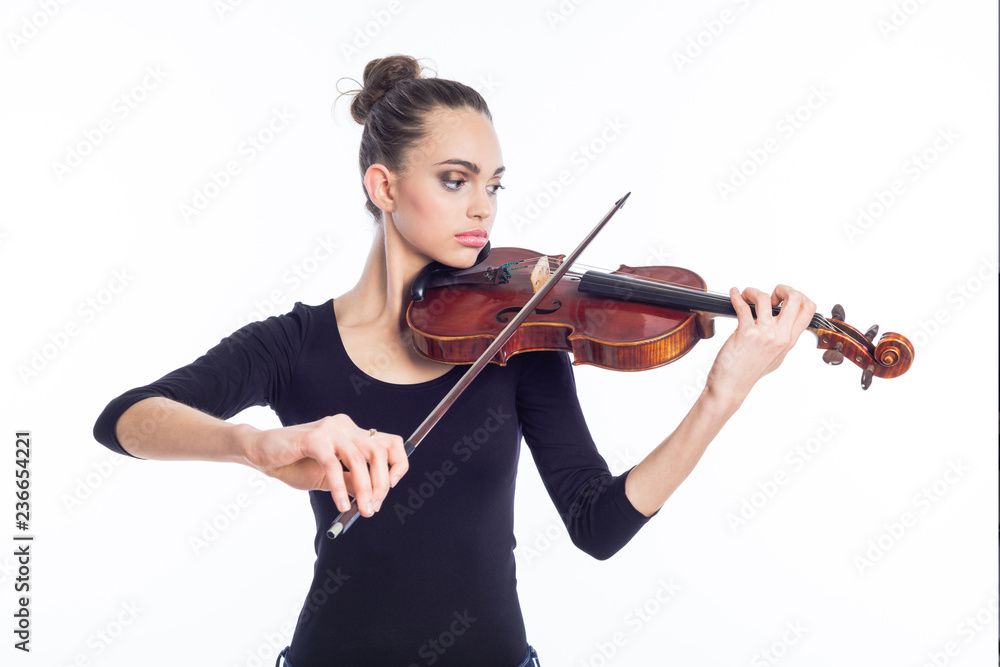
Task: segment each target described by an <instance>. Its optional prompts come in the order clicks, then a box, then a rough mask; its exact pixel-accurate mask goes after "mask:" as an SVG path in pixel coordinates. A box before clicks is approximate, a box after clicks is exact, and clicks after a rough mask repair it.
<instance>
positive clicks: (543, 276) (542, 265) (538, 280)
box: [531, 255, 551, 292]
mask: <svg viewBox="0 0 1000 667" xmlns="http://www.w3.org/2000/svg"><path fill="white" fill-rule="evenodd" d="M550 275H551V272H550V271H549V258H548V257H545V256H544V255H543V256H542V257H539V258H538V261H537V262H536V263H535V268H533V269H532V270H531V289H532V290H533V291H535V292H537V291H538V290H539V289H541V287H542V285H544V284H545V281H547V280H548V279H549V276H550Z"/></svg>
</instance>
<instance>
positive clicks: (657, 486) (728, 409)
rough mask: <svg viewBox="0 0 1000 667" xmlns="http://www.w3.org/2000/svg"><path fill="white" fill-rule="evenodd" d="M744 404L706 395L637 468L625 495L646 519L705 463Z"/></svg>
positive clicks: (632, 474)
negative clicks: (714, 442)
mask: <svg viewBox="0 0 1000 667" xmlns="http://www.w3.org/2000/svg"><path fill="white" fill-rule="evenodd" d="M741 402H742V401H739V400H735V399H732V398H730V399H726V398H723V397H721V396H719V395H717V394H715V393H713V392H712V391H711V390H706V391H704V392H702V394H701V396H699V397H698V400H697V401H696V402H695V404H694V406H692V408H691V410H690V411H689V412H688V413H687V415H686V416H685V417H684V419H683V420H681V423H680V424H679V425H678V426H677V428H676V429H675V430H674V432H673V433H671V434H670V435H669V436H667V438H666V440H664V441H663V442H661V443H660V444H659V445H658V446H657V447H656V449H654V450H653V451H652V452H650V453H649V455H647V456H646V458H644V459H643V460H642V461H641V462H640V463H639V464H638V465H636V466H635V467H634V468H633V469H632V470H631V472H629V475H628V478H627V479H626V480H625V495H626V496H628V499H629V502H631V503H632V506H633V507H635V508H636V509H637V510H638V511H639V512H641V513H642V514H644V515H645V516H652V515H653V514H654V513H656V511H657V510H658V509H660V507H661V506H662V505H663V503H665V502H666V501H667V498H669V497H670V496H671V495H672V494H673V492H674V491H675V490H676V489H677V487H678V486H680V485H681V482H683V481H684V480H685V479H687V476H688V475H689V474H691V471H692V470H694V467H695V466H696V465H697V464H698V461H700V460H701V457H702V455H703V454H704V453H705V450H706V449H707V448H708V445H709V443H711V442H712V440H713V439H714V438H715V436H716V435H718V433H719V431H720V430H721V429H722V427H723V425H724V424H725V423H726V422H727V421H728V420H729V418H730V417H731V416H732V415H733V413H735V412H736V409H737V408H738V407H739V405H740V403H741Z"/></svg>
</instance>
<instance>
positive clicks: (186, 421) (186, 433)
mask: <svg viewBox="0 0 1000 667" xmlns="http://www.w3.org/2000/svg"><path fill="white" fill-rule="evenodd" d="M253 431H256V429H254V428H253V427H252V426H249V425H246V424H230V423H229V422H226V421H224V420H221V419H218V418H216V417H213V416H211V415H208V414H205V413H204V412H201V411H199V410H196V409H195V408H192V407H190V406H187V405H184V404H182V403H178V402H177V401H173V400H171V399H169V398H163V397H160V396H154V397H151V398H145V399H143V400H141V401H139V402H137V403H135V404H134V405H132V406H130V407H129V408H128V410H126V411H125V412H124V413H123V414H122V416H121V417H120V418H119V419H118V424H117V426H116V431H115V432H116V435H117V436H118V441H119V442H120V443H121V445H122V447H124V448H125V450H126V451H127V452H128V453H130V454H132V455H133V456H137V457H139V458H144V459H156V460H160V461H229V462H234V463H246V462H247V460H246V457H245V447H246V443H247V438H248V437H249V435H250V433H251V432H253Z"/></svg>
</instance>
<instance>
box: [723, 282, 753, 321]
mask: <svg viewBox="0 0 1000 667" xmlns="http://www.w3.org/2000/svg"><path fill="white" fill-rule="evenodd" d="M729 300H730V301H732V303H733V309H734V310H735V311H736V322H737V326H745V325H748V324H753V313H752V312H750V306H749V305H747V301H746V299H745V298H744V297H743V296H742V295H741V294H740V291H739V290H738V289H736V288H735V287H730V288H729Z"/></svg>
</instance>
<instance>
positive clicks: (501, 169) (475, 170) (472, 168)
mask: <svg viewBox="0 0 1000 667" xmlns="http://www.w3.org/2000/svg"><path fill="white" fill-rule="evenodd" d="M442 164H457V165H461V166H463V167H465V168H466V169H468V170H469V171H471V172H472V173H473V174H478V173H479V165H477V164H475V163H473V162H469V161H468V160H459V159H458V158H453V159H450V160H444V161H443V162H437V163H435V164H434V166H435V167H436V166H438V165H442ZM505 171H507V167H499V168H497V170H496V171H494V172H493V175H494V176H499V175H501V174H502V173H504V172H505Z"/></svg>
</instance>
